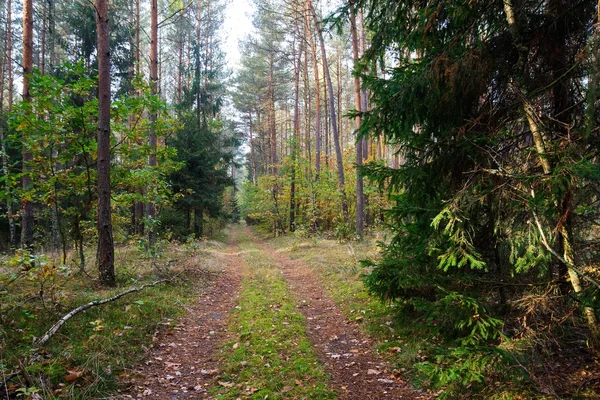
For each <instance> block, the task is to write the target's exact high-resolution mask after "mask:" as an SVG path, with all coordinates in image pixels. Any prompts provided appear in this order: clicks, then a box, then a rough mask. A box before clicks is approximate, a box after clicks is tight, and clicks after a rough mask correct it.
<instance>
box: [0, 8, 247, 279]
mask: <svg viewBox="0 0 600 400" xmlns="http://www.w3.org/2000/svg"><path fill="white" fill-rule="evenodd" d="M201 3H202V7H201V8H200V10H202V11H201V13H202V15H200V16H198V18H196V15H195V14H192V11H191V10H190V8H189V7H187V6H185V5H183V4H175V3H174V4H171V5H170V6H168V7H163V6H162V5H161V4H160V2H157V1H154V2H153V5H154V7H151V8H149V9H145V8H144V7H143V5H142V6H141V7H140V2H139V1H131V0H118V1H114V2H110V4H109V3H108V2H105V1H100V0H98V1H97V3H94V4H91V3H82V2H78V1H75V2H71V1H66V2H54V1H44V2H39V3H35V2H32V1H29V2H28V3H27V4H25V9H24V11H27V13H25V14H24V16H25V17H26V18H24V30H23V31H22V32H21V30H20V29H17V30H16V32H15V31H14V30H13V28H15V29H16V26H13V25H14V23H13V19H12V13H13V10H12V8H11V7H12V1H8V2H2V3H1V4H2V7H4V6H6V8H2V9H1V10H0V11H1V12H0V15H1V16H2V17H3V18H2V22H3V25H2V27H1V29H0V33H1V41H0V45H1V46H2V49H3V52H2V55H3V57H2V60H1V61H2V62H1V63H0V64H1V65H2V68H1V71H2V72H1V73H0V80H1V84H0V92H1V93H0V100H2V101H0V104H1V106H2V107H1V112H0V124H1V125H0V141H1V145H2V162H3V164H2V167H3V168H2V191H1V192H0V198H1V199H2V205H0V210H1V211H2V214H3V215H4V218H0V233H2V235H0V236H1V237H2V240H1V241H0V244H1V245H2V246H6V247H7V246H8V245H9V244H12V245H13V246H14V245H15V243H14V241H15V240H16V239H15V237H16V236H17V235H18V234H19V233H20V234H21V236H22V238H23V247H24V248H26V249H27V250H29V251H31V250H34V249H35V250H36V251H39V250H40V249H41V248H46V249H47V248H48V247H50V248H55V249H57V250H60V251H61V253H62V257H61V259H62V262H63V263H64V264H68V263H74V264H75V265H77V266H78V267H79V268H80V269H81V270H83V269H85V268H86V264H87V263H88V262H87V259H88V249H89V248H90V244H92V243H93V242H96V241H97V243H98V251H97V252H96V257H97V261H98V267H99V268H100V281H101V282H102V283H103V284H106V285H114V284H115V271H114V258H113V253H112V251H113V250H112V249H113V242H123V241H125V240H128V239H129V238H131V237H132V236H133V235H136V236H133V237H137V238H140V240H142V241H143V243H144V244H146V246H145V248H147V249H148V250H149V251H153V246H154V244H155V243H156V240H157V238H158V237H159V236H158V235H160V234H164V235H166V237H171V236H172V235H173V234H176V235H177V236H178V237H184V238H185V237H187V236H188V235H193V234H196V235H197V236H201V235H202V234H203V233H204V232H206V231H207V230H204V229H203V223H204V221H205V220H206V221H211V224H210V225H209V229H208V232H210V230H211V229H216V228H217V227H218V226H219V225H218V224H219V223H221V222H216V223H213V222H212V221H224V220H226V219H227V218H228V217H229V216H228V215H227V214H226V212H225V211H224V209H223V196H225V195H224V191H225V188H226V187H228V186H230V185H232V180H231V179H230V178H229V174H230V173H232V172H231V171H232V170H234V169H235V168H236V166H235V163H234V162H233V151H234V149H235V148H236V147H237V141H236V140H237V139H236V134H235V132H233V130H232V129H231V127H230V126H231V125H230V124H229V123H227V122H225V121H224V120H223V119H222V118H221V117H220V106H221V104H222V96H223V93H224V88H223V85H222V79H223V77H224V76H225V73H226V71H225V68H224V65H223V59H224V57H223V53H222V51H221V50H220V48H219V43H218V41H217V39H216V37H215V35H216V32H217V31H218V29H219V27H220V25H221V23H222V11H223V6H222V4H220V3H219V2H218V1H215V0H210V1H205V0H202V1H201ZM30 5H31V6H32V7H36V8H35V9H33V8H29V6H30ZM29 10H31V12H29ZM149 11H151V12H149ZM104 12H106V14H104ZM146 12H149V13H148V17H151V18H148V21H149V22H150V24H149V25H148V28H149V31H150V33H151V39H152V40H145V39H144V36H143V35H140V30H141V29H142V28H143V24H144V16H145V13H146ZM29 14H31V15H36V16H39V18H38V17H35V18H36V19H35V20H34V19H33V18H31V21H30V18H29V17H28V16H29ZM4 16H6V18H4ZM28 21H29V22H28ZM107 21H109V22H110V35H108V33H107V29H108V28H107V27H108V25H107V24H108V22H107ZM4 22H6V25H4ZM190 26H192V27H193V30H194V31H196V30H197V31H198V32H200V33H199V34H198V36H195V35H191V36H190V35H188V34H187V33H186V32H187V31H189V29H188V28H189V27H190ZM21 33H23V39H24V41H23V43H24V46H23V52H22V55H23V57H24V62H23V65H24V66H25V67H26V68H25V71H24V75H23V83H24V86H23V89H24V92H23V100H24V101H23V102H20V101H19V102H17V104H16V105H15V107H12V90H13V85H12V82H13V75H12V72H13V68H14V65H16V63H14V62H12V60H11V58H10V57H11V54H12V53H11V51H12V50H11V46H12V39H13V37H19V35H20V34H21ZM34 33H35V35H34ZM171 36H176V37H177V38H178V40H177V41H176V42H172V41H170V40H166V38H170V37H171ZM173 43H175V45H173ZM32 49H33V51H32ZM4 50H6V51H4ZM20 50H21V49H20V48H19V49H18V52H17V54H19V55H20V54H21V52H20ZM38 50H39V51H38ZM146 50H151V51H146ZM143 54H150V56H151V57H150V58H149V59H148V58H144V56H143ZM168 54H176V55H177V56H176V57H170V56H168ZM173 60H175V61H176V62H177V65H175V67H174V68H172V69H170V68H166V67H163V65H171V63H172V61H173ZM143 71H149V78H148V79H146V78H145V77H144V75H143V73H142V72H143ZM172 79H178V81H179V82H180V85H178V86H175V88H176V90H172V89H171V88H172V87H173V86H172V85H170V81H171V80H172ZM6 100H8V101H6ZM167 103H169V104H170V105H167ZM191 115H194V116H196V115H197V116H199V118H198V119H196V118H190V116H191ZM175 117H177V118H175ZM180 135H181V136H180ZM192 136H193V138H192ZM192 146H196V147H192ZM184 170H187V171H193V172H190V174H189V175H186V178H185V179H183V180H178V179H179V178H180V177H181V176H182V175H181V174H179V172H180V171H184ZM184 175H185V174H184ZM199 182H201V183H199ZM17 184H18V185H17ZM227 196H230V195H229V194H228V195H227ZM227 201H228V202H229V203H231V199H228V200H227ZM19 203H20V204H21V206H22V207H23V210H22V212H21V213H20V214H18V213H15V212H13V211H12V210H14V209H15V208H16V206H17V205H18V204H19ZM144 204H145V205H147V207H146V210H144ZM182 204H191V205H192V208H191V214H192V216H193V220H194V221H195V222H194V223H193V224H187V225H185V228H184V229H181V228H180V227H181V226H183V223H179V222H181V221H183V220H184V217H183V216H181V219H179V220H177V219H176V220H174V219H173V218H174V216H175V215H177V218H179V214H178V212H179V211H178V208H179V207H180V206H181V205H182ZM140 206H141V207H140ZM185 210H186V209H185V208H184V211H183V213H182V214H184V213H185ZM29 211H31V213H29ZM33 212H35V215H33ZM187 212H188V213H189V212H190V210H189V209H188V210H187ZM29 216H30V219H27V218H29ZM34 217H35V218H34ZM169 230H171V232H169ZM174 231H176V232H174ZM143 232H146V233H147V234H148V235H149V236H147V238H143V239H142V236H141V235H142V234H143ZM138 235H139V236H138ZM94 247H95V244H94ZM70 248H73V249H74V250H75V251H74V252H72V253H70V252H69V249H70ZM69 254H72V256H69ZM32 260H35V257H33V258H32Z"/></svg>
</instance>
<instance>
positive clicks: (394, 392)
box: [244, 227, 429, 400]
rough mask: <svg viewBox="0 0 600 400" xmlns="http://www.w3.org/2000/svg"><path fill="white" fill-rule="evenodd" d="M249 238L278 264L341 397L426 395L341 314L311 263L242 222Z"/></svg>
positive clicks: (422, 397) (421, 396)
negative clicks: (290, 254)
mask: <svg viewBox="0 0 600 400" xmlns="http://www.w3.org/2000/svg"><path fill="white" fill-rule="evenodd" d="M244 229H246V231H247V233H248V234H249V235H250V236H251V237H252V240H253V241H254V242H255V243H257V244H258V245H260V246H261V248H262V249H263V250H264V251H265V253H266V254H268V256H269V257H271V258H272V259H273V260H275V263H276V265H277V267H278V268H280V269H281V271H282V273H283V276H284V277H285V280H286V281H287V283H288V285H289V288H290V291H291V292H292V293H293V296H294V298H295V300H296V307H297V308H298V310H299V311H300V312H301V313H302V315H303V316H304V318H305V319H306V326H307V333H308V337H309V339H310V341H311V342H312V343H313V345H314V346H315V348H316V351H317V356H318V358H319V360H320V361H321V363H322V364H323V365H324V366H325V368H326V370H327V372H328V373H329V374H331V377H332V381H331V387H332V388H333V389H334V390H335V391H336V393H338V395H339V398H341V399H374V400H375V399H425V398H429V396H428V395H426V394H424V393H422V392H420V391H415V390H413V389H412V388H411V387H410V386H409V385H408V383H407V381H405V380H403V379H402V377H399V376H397V375H396V374H395V372H394V371H391V370H390V366H389V365H388V364H387V363H386V362H385V361H384V360H383V359H382V358H381V357H380V356H378V355H377V354H375V353H374V352H373V346H374V344H373V343H372V342H371V340H370V339H369V338H368V337H366V336H365V335H363V334H362V332H361V331H360V330H359V328H358V324H357V322H356V321H352V320H349V319H348V318H346V317H345V316H344V315H343V314H342V312H341V310H340V309H339V308H338V306H337V305H336V304H335V303H334V301H333V300H332V299H331V297H330V296H329V295H328V294H327V293H326V292H325V289H324V287H323V284H322V283H321V281H320V279H319V278H318V277H317V276H316V275H315V273H314V271H313V270H312V268H311V267H310V266H308V265H307V264H306V263H304V262H302V261H301V260H294V259H292V258H290V257H288V256H287V255H285V254H284V253H283V252H281V251H277V250H275V249H274V248H272V247H271V246H269V245H268V244H267V243H265V241H263V240H261V239H259V238H257V237H256V235H254V234H253V233H252V232H251V231H250V230H249V229H248V228H247V227H246V228H244Z"/></svg>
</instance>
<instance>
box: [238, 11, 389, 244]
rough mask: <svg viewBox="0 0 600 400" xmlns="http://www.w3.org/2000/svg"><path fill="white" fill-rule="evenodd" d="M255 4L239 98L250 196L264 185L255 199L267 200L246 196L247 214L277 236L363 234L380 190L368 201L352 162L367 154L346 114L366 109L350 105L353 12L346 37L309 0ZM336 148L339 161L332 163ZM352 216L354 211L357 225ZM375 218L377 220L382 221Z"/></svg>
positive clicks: (346, 21)
mask: <svg viewBox="0 0 600 400" xmlns="http://www.w3.org/2000/svg"><path fill="white" fill-rule="evenodd" d="M257 8H258V10H260V12H258V13H257V14H256V17H255V27H256V30H257V34H256V35H255V36H253V37H249V38H248V39H247V41H246V42H245V43H244V48H243V52H244V57H243V59H242V68H241V70H240V71H239V72H238V74H237V76H236V82H235V85H236V91H235V93H234V95H233V96H234V103H235V105H236V108H237V109H238V110H239V111H240V112H241V113H242V114H243V115H244V118H243V121H242V125H243V127H244V129H246V130H247V131H248V136H249V139H248V140H249V147H250V155H249V163H248V164H249V165H248V171H249V172H250V179H251V180H252V182H253V183H255V184H256V185H258V188H252V189H250V188H249V187H247V190H246V191H244V192H243V193H248V195H249V196H250V197H252V198H253V199H254V195H255V194H259V193H260V192H261V191H263V190H264V191H267V192H268V193H264V196H263V195H262V194H261V195H260V196H259V197H257V198H256V199H259V198H260V199H261V201H262V202H263V203H261V204H256V203H255V201H256V200H250V197H247V198H246V200H248V201H247V202H246V203H245V204H244V205H243V209H244V210H245V211H244V212H245V213H246V214H247V217H248V220H249V221H252V222H261V221H262V223H263V224H264V225H265V227H267V226H268V227H269V229H270V230H271V231H273V232H274V233H276V234H277V233H281V232H283V231H285V229H283V227H285V226H289V230H294V229H295V227H300V228H301V229H303V230H309V231H312V232H317V231H319V230H335V232H336V235H338V236H339V237H340V238H349V237H352V236H354V235H357V236H358V237H361V236H362V234H363V233H362V230H363V229H364V221H365V214H369V215H371V216H373V215H379V211H378V210H377V207H378V206H379V205H381V204H382V201H381V200H382V197H381V194H380V193H379V192H378V191H377V190H376V189H375V188H374V187H368V189H367V190H368V191H369V192H370V193H372V195H373V203H372V204H373V208H372V209H369V208H368V207H366V211H365V209H363V207H364V202H363V196H362V191H363V189H362V186H361V185H362V177H361V175H360V174H358V173H357V169H356V168H355V162H358V163H362V162H363V159H366V158H368V155H363V152H362V147H360V149H359V154H358V156H356V150H357V149H358V147H357V146H356V145H355V138H356V135H355V134H354V130H355V129H354V128H355V127H354V126H350V125H349V124H348V123H346V121H345V116H346V114H348V113H349V112H350V111H351V110H353V109H354V108H355V107H358V111H359V112H360V110H361V104H362V102H363V101H364V100H362V98H361V100H360V101H359V102H358V103H356V102H354V103H353V102H352V99H353V97H351V94H352V93H354V91H353V90H351V89H350V85H351V82H352V76H351V69H352V68H353V67H355V66H357V65H358V64H357V63H358V61H359V60H358V56H357V57H356V58H353V57H352V56H351V47H349V46H348V44H350V42H348V41H346V39H347V38H348V37H349V36H351V35H350V32H351V31H352V30H349V29H347V27H348V26H349V22H350V20H349V18H344V20H343V21H341V25H340V26H341V28H342V29H341V35H334V36H333V39H332V40H330V41H328V40H327V38H328V35H329V32H328V31H327V30H326V29H324V28H323V26H322V25H323V22H322V20H321V16H320V15H319V14H320V13H319V12H318V11H317V10H316V9H315V6H314V5H313V3H312V1H310V0H304V1H295V2H292V3H280V2H277V1H261V2H260V3H259V4H257ZM274 44H276V45H274ZM357 45H359V39H357ZM330 60H333V61H330ZM359 81H360V79H359ZM292 83H293V87H290V84H292ZM358 85H359V87H358V88H357V90H359V91H361V87H360V86H361V85H360V82H359V83H358ZM361 93H362V92H361ZM274 121H276V122H275V123H273V122H274ZM274 152H275V154H274ZM333 154H335V168H334V169H330V166H331V165H330V162H329V161H330V159H331V156H332V155H333ZM384 162H390V161H389V160H385V161H384ZM264 164H267V165H266V166H265V165H264ZM350 175H352V178H349V176H350ZM332 188H337V189H336V190H335V191H334V192H331V190H332ZM257 191H258V192H257ZM251 193H252V194H251ZM357 194H358V195H357ZM355 196H356V200H357V201H356V202H354V201H352V203H353V204H352V205H351V201H350V200H353V199H354V198H355ZM351 215H352V216H354V215H355V216H356V221H357V222H356V225H355V226H356V228H353V227H352V225H354V224H352V223H351ZM369 222H370V223H371V227H373V226H375V225H376V224H377V223H379V219H375V218H373V217H371V218H370V219H369Z"/></svg>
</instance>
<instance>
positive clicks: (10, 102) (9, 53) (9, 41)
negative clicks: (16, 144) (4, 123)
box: [6, 0, 14, 112]
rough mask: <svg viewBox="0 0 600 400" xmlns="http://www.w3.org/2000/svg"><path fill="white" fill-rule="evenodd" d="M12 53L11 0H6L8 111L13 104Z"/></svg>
mask: <svg viewBox="0 0 600 400" xmlns="http://www.w3.org/2000/svg"><path fill="white" fill-rule="evenodd" d="M12 57H13V55H12V0H7V4H6V59H7V73H8V111H9V112H10V111H11V110H12V105H13V93H14V83H13V58H12Z"/></svg>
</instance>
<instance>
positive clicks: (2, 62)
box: [0, 0, 17, 248]
mask: <svg viewBox="0 0 600 400" xmlns="http://www.w3.org/2000/svg"><path fill="white" fill-rule="evenodd" d="M10 2H11V0H8V10H9V12H8V14H7V20H6V23H7V25H8V24H9V23H10V18H9V17H8V15H10V7H11V6H10ZM6 31H7V32H9V31H10V29H9V28H8V27H7V29H6ZM9 40H10V39H9V37H8V34H7V36H6V37H5V40H4V49H6V48H7V47H8V42H9ZM11 64H12V63H11V60H10V59H9V57H8V51H5V52H4V53H3V54H2V58H1V59H0V67H1V68H0V145H1V146H2V148H1V151H2V174H3V175H4V177H5V178H8V154H7V153H6V141H5V137H4V125H3V124H2V123H1V121H2V119H3V114H4V77H5V71H6V69H7V68H8V69H11V68H12V65H11ZM9 107H10V104H9ZM4 184H5V186H6V215H7V218H8V234H9V242H10V246H11V247H13V248H14V247H17V233H16V228H15V217H14V213H13V207H12V188H11V186H10V181H9V180H8V179H5V181H4Z"/></svg>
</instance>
